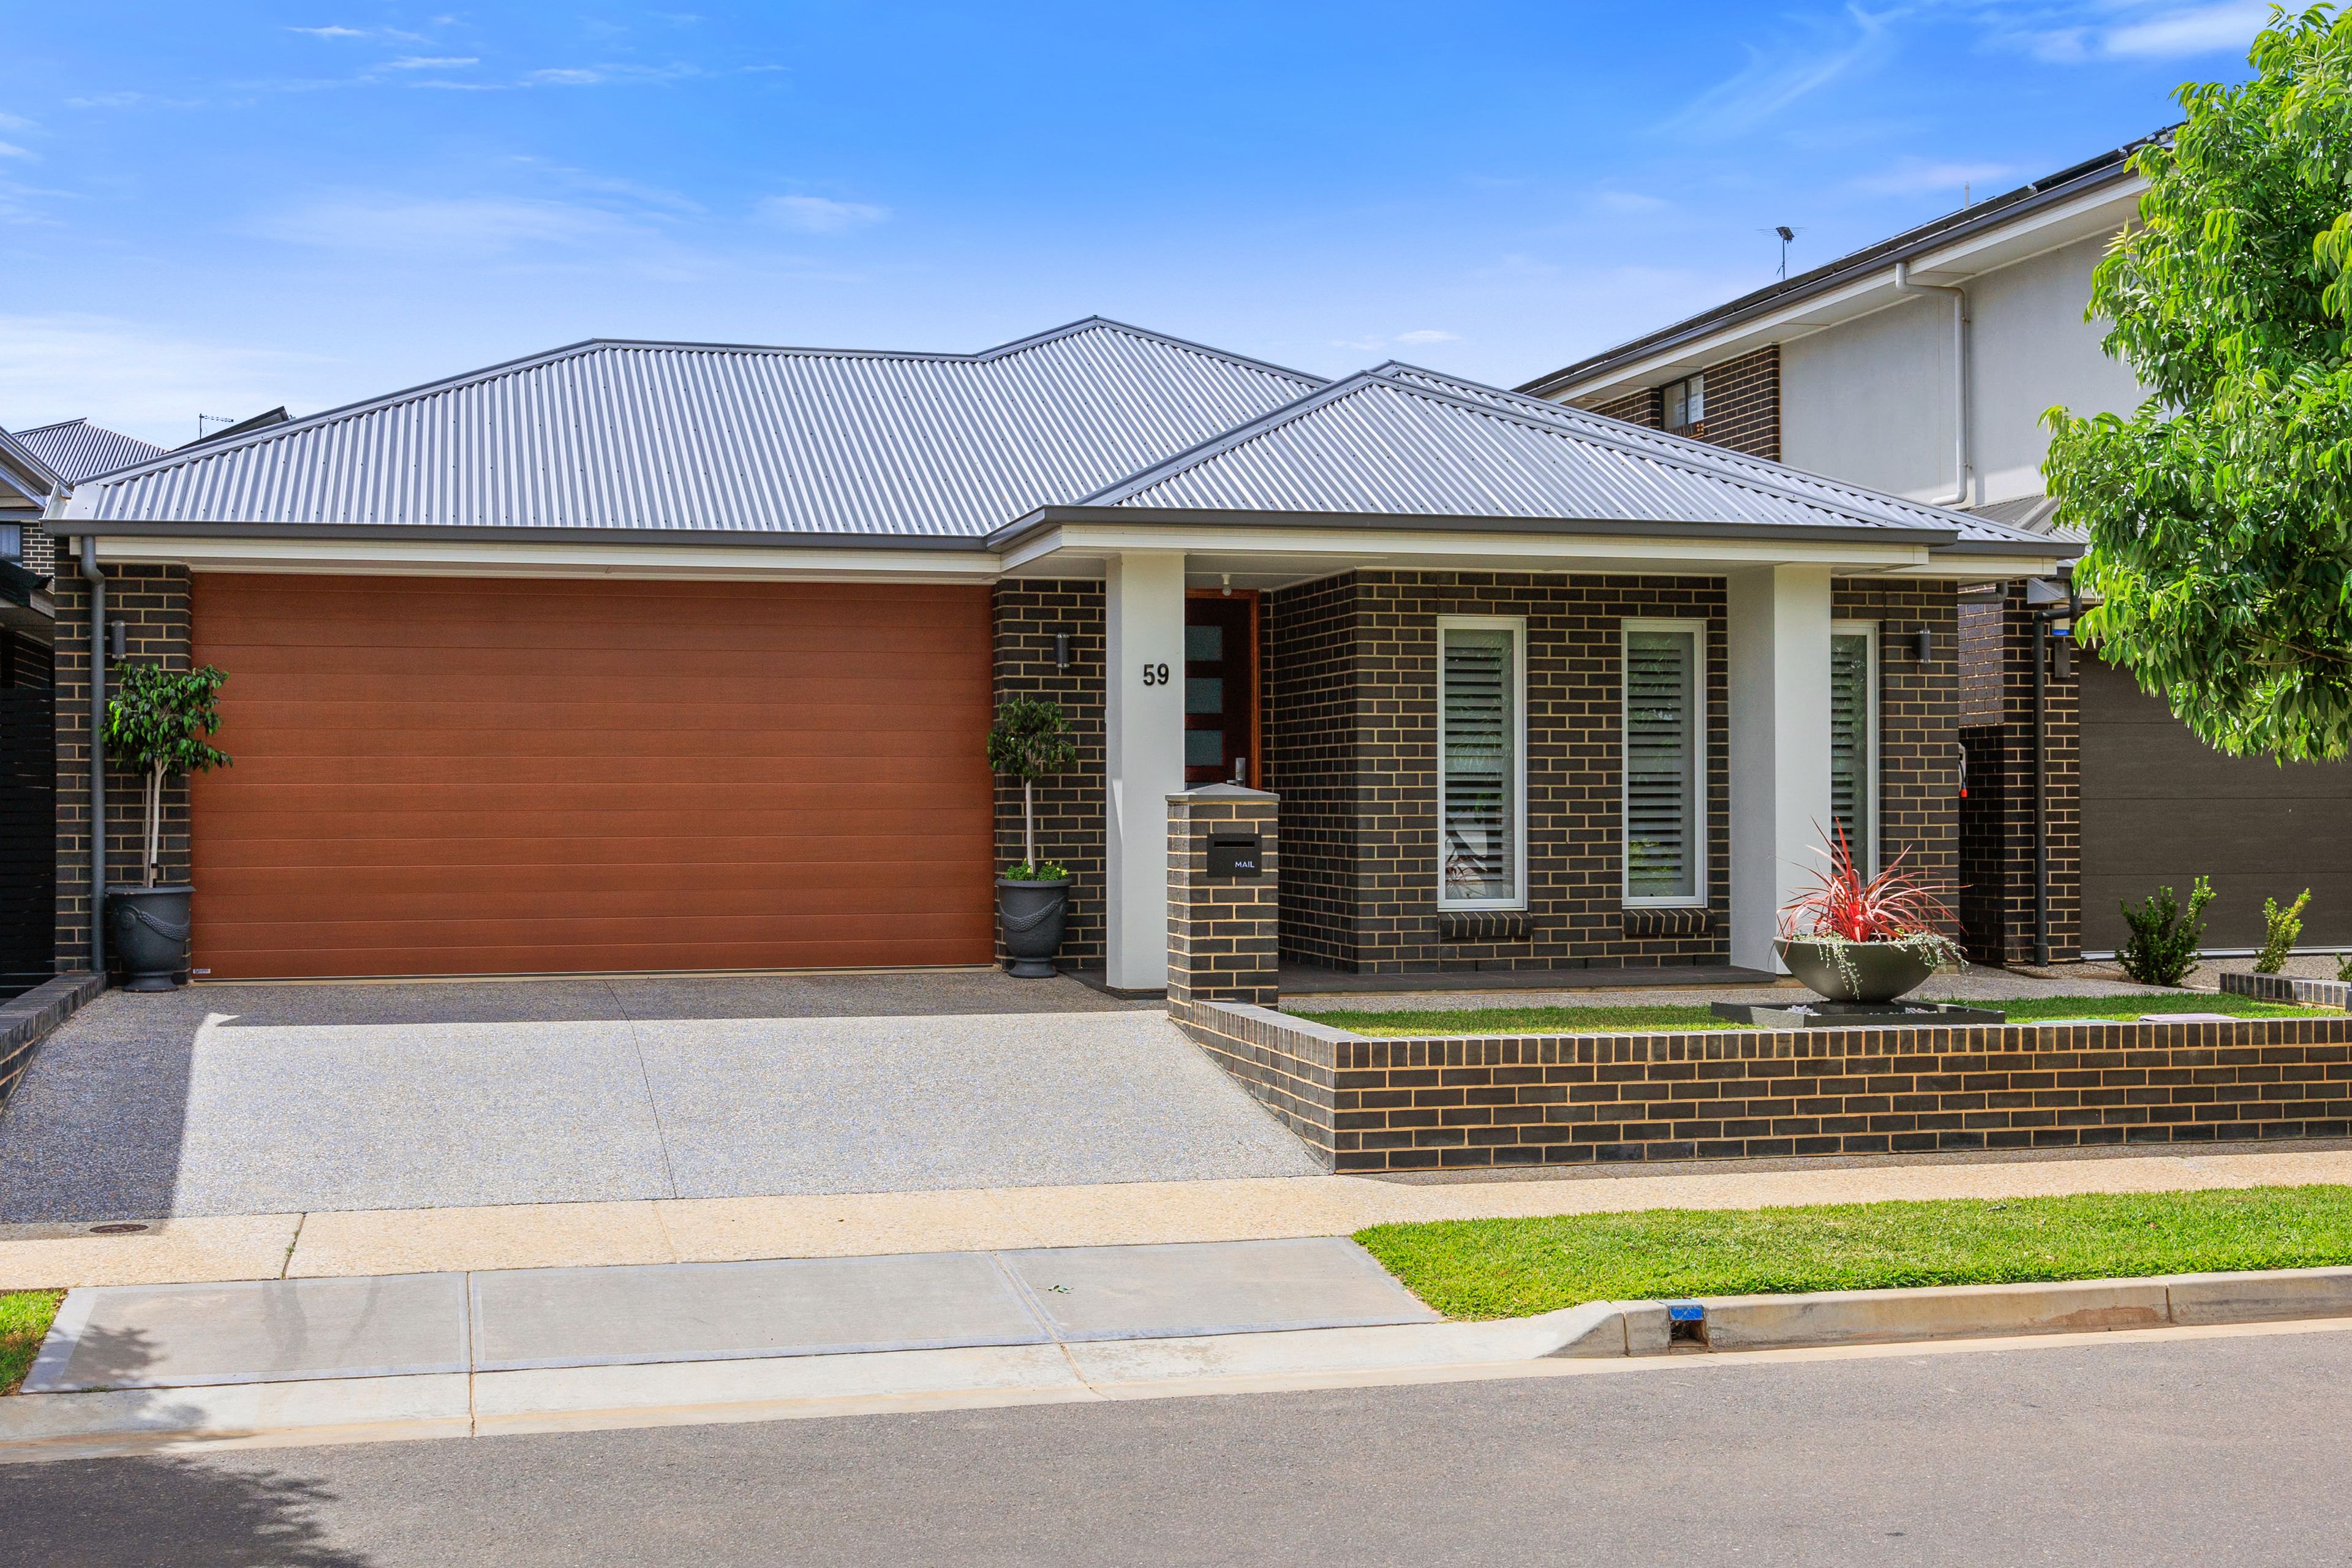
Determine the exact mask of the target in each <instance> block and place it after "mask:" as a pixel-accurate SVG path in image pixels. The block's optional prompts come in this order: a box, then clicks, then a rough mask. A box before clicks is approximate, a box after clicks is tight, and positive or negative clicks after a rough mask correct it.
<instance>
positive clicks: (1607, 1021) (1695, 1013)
mask: <svg viewBox="0 0 2352 1568" xmlns="http://www.w3.org/2000/svg"><path fill="white" fill-rule="evenodd" d="M1800 999H1801V997H1800V994H1798V993H1795V992H1791V993H1790V1001H1791V1003H1792V1004H1793V1003H1794V1002H1796V1001H1797V1000H1800ZM1986 1005H1987V1006H1991V1007H1998V1008H2000V1009H2001V1010H2002V1011H2003V1012H2005V1013H2007V1014H2008V1015H2009V1018H2010V1022H2011V1023H2013V1024H2023V1023H2031V1022H2032V1021H2033V1020H2034V1019H2036V1018H2121V1019H2125V1020H2126V1021H2128V1020H2131V1019H2135V1018H2137V1017H2138V1016H2140V1015H2141V1014H2143V1013H2227V1014H2229V1015H2230V1016H2232V1017H2236V1018H2328V1017H2337V1018H2340V1017H2342V1016H2343V1014H2342V1013H2341V1012H2339V1011H2337V1010H2336V1008H2333V1007H2297V1006H2294V1005H2289V1004H2285V1003H2279V1002H2257V1001H2255V1000H2254V999H2253V998H2252V997H2251V996H2232V995H2225V994H2219V993H2216V992H2211V991H2179V992H2167V993H2164V994H2160V995H2153V996H2035V997H2032V998H2030V999H2028V1000H2024V1001H2014V1002H1990V1003H1987V1004H1986ZM1299 1016H1300V1017H1303V1018H1312V1019H1314V1020H1315V1021H1316V1022H1317V1023H1318V1024H1328V1025H1330V1026H1332V1027H1333V1028H1335V1029H1347V1030H1350V1031H1352V1032H1353V1033H1356V1034H1359V1035H1592V1034H1616V1033H1625V1032H1630V1031H1634V1030H1646V1031H1656V1032H1662V1033H1663V1032H1668V1031H1673V1032H1688V1031H1690V1030H1694V1029H1745V1028H1748V1027H1749V1026H1748V1025H1746V1024H1734V1023H1730V1022H1727V1020H1725V1019H1722V1018H1718V1017H1717V1016H1715V1015H1714V1014H1712V1013H1710V1012H1708V1011H1707V1009H1706V1004H1705V1003H1702V1002H1678V1003H1662V1004H1659V1005H1654V1006H1638V1007H1461V1008H1453V1009H1448V1010H1447V1011H1444V1012H1424V1013H1412V1012H1402V1011H1396V1012H1385V1013H1371V1012H1364V1013H1357V1012H1347V1013H1301V1014H1300V1015H1299Z"/></svg>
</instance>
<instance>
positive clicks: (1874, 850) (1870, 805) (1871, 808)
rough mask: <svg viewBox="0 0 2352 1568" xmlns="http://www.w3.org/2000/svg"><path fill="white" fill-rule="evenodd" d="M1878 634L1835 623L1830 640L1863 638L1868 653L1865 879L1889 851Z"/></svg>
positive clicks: (1863, 624) (1871, 626)
mask: <svg viewBox="0 0 2352 1568" xmlns="http://www.w3.org/2000/svg"><path fill="white" fill-rule="evenodd" d="M1878 633H1879V623H1878V622H1876V621H1832V622H1831V623H1830V636H1832V637H1860V638H1861V639H1862V641H1863V647H1864V649H1865V652H1864V655H1863V666H1862V669H1863V674H1862V679H1863V685H1864V697H1865V699H1866V700H1864V703H1863V711H1864V723H1863V729H1864V735H1863V745H1864V748H1865V749H1866V750H1867V751H1868V752H1869V754H1870V760H1869V765H1868V766H1867V767H1865V768H1864V769H1863V780H1862V785H1863V816H1862V826H1863V831H1864V833H1867V834H1868V835H1869V836H1870V854H1869V856H1868V857H1867V862H1868V863H1867V864H1865V865H1864V866H1863V867H1862V868H1861V869H1862V874H1863V875H1864V876H1865V877H1875V876H1876V875H1878V872H1879V868H1880V867H1881V866H1882V865H1883V864H1884V862H1885V858H1886V856H1885V846H1884V845H1883V844H1882V843H1881V842H1880V840H1879V837H1878V787H1879V786H1878V710H1879V706H1880V704H1879V698H1880V696H1881V693H1880V691H1879V673H1878V652H1879V649H1878ZM1824 847H1826V846H1824Z"/></svg>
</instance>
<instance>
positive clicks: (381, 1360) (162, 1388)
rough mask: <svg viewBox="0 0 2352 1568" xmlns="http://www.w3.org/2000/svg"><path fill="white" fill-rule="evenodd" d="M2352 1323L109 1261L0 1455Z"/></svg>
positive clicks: (1314, 1262) (1145, 1394)
mask: <svg viewBox="0 0 2352 1568" xmlns="http://www.w3.org/2000/svg"><path fill="white" fill-rule="evenodd" d="M2347 1326H2352V1268H2321V1269H2298V1270H2284V1271H2278V1272H2273V1273H2259V1274H2211V1275H2179V1276H2170V1277H2164V1278H2158V1279H2117V1280H2079V1281H2060V1282H2055V1283H2049V1284H2024V1285H1993V1286H1963V1287H1953V1288H1946V1289H1922V1290H1865V1291H1844V1292H1824V1293H1821V1294H1815V1295H1803V1296H1750V1297H1730V1298H1721V1299H1716V1300H1704V1301H1594V1302H1587V1303H1585V1304H1583V1305H1580V1306H1576V1307H1571V1308H1568V1309H1565V1310H1560V1311H1555V1312H1549V1313H1546V1314H1543V1315H1542V1316H1539V1317H1535V1318H1527V1319H1518V1320H1512V1321H1499V1322H1482V1323H1449V1322H1441V1321H1435V1315H1434V1314H1433V1313H1432V1312H1430V1311H1429V1310H1427V1309H1426V1308H1425V1307H1423V1305H1422V1304H1421V1303H1420V1302H1419V1301H1417V1300H1414V1299H1413V1298H1412V1296H1411V1295H1409V1294H1408V1293H1406V1292H1405V1291H1404V1290H1403V1289H1402V1288H1400V1287H1399V1286H1398V1285H1397V1284H1396V1283H1395V1282H1394V1281H1393V1280H1391V1279H1389V1278H1388V1277H1387V1276H1386V1275H1385V1274H1384V1273H1382V1272H1381V1269H1380V1268H1379V1267H1378V1266H1377V1265H1376V1264H1375V1263H1374V1262H1373V1261H1372V1260H1371V1258H1370V1257H1368V1256H1367V1255H1366V1254H1364V1253H1363V1252H1362V1251H1361V1250H1360V1248H1358V1247H1355V1246H1354V1245H1353V1244H1352V1243H1349V1242H1345V1241H1339V1240H1330V1239H1325V1240H1307V1241H1263V1242H1223V1243H1207V1244H1194V1245H1187V1246H1176V1247H1091V1248H1073V1249H1050V1250H1045V1251H1036V1252H1028V1253H1010V1254H936V1255H917V1256H908V1257H898V1258H844V1259H821V1260H803V1261H796V1262H782V1263H741V1264H702V1265H666V1266H659V1267H654V1268H607V1269H542V1270H524V1271H520V1272H513V1273H486V1274H476V1275H472V1276H470V1277H468V1276H461V1275H440V1274H412V1275H398V1276H392V1277H387V1278H378V1279H331V1280H276V1281H264V1282H257V1283H245V1284H231V1285H218V1286H189V1285H181V1286H163V1287H107V1288H100V1289H78V1290H75V1291H74V1292H72V1293H71V1294H70V1295H69V1296H68V1298H67V1300H66V1303H65V1307H64V1310H62V1311H61V1312H60V1313H59V1314H58V1321H57V1324H56V1326H55V1328H54V1329H52V1331H50V1334H49V1336H48V1338H47V1342H45V1343H44V1344H43V1346H42V1348H41V1352H40V1355H39V1357H38V1359H37V1361H36V1363H34V1367H33V1370H32V1373H31V1375H30V1376H29V1377H28V1378H27V1379H26V1385H25V1387H26V1392H25V1393H23V1394H20V1395H18V1396H17V1397H15V1398H10V1399H0V1465H4V1464H8V1463H15V1462H39V1461H46V1460H53V1459H61V1458H89V1457H95V1456H100V1455H108V1454H125V1453H142V1452H152V1451H158V1450H165V1451H169V1450H181V1449H202V1448H214V1447H278V1446H291V1445H312V1444H319V1443H349V1442H365V1441H390V1440H402V1439H415V1438H435V1437H455V1436H489V1435H499V1434H520V1433H535V1432H554V1431H576V1430H601V1429H612V1428H621V1427H637V1426H681V1425H703V1424H710V1423H722V1422H742V1421H774V1420H790V1419H809V1418H817V1417H837V1416H845V1415H872V1414H880V1413H886V1412H903V1411H911V1410H938V1409H979V1408H990V1407H1001V1406H1006V1405H1035V1404H1072V1403H1087V1402H1099V1401H1103V1400H1125V1399H1152V1398H1171V1397H1182V1396H1198V1395H1203V1394H1244V1393H1265V1392H1275V1391H1293V1390H1303V1389H1314V1388H1338V1387H1359V1386H1367V1385H1374V1384H1412V1383H1430V1382H1447V1381H1465V1380H1482V1379H1502V1378H1526V1377H1542V1376H1554V1375H1563V1374H1566V1373H1570V1372H1572V1371H1575V1370H1577V1369H1580V1368H1591V1369H1601V1368H1606V1367H1612V1366H1613V1367H1616V1368H1622V1369H1626V1370H1632V1369H1634V1368H1637V1367H1641V1366H1645V1365H1647V1366H1666V1365H1676V1364H1682V1365H1687V1364H1689V1362H1690V1358H1691V1357H1692V1356H1694V1355H1696V1357H1698V1358H1699V1360H1700V1361H1701V1362H1703V1363H1709V1364H1713V1365H1717V1366H1728V1365H1737V1364H1740V1363H1746V1364H1750V1365H1753V1364H1758V1363H1760V1362H1762V1361H1765V1360H1767V1359H1769V1358H1770V1357H1772V1356H1775V1355H1780V1356H1788V1355H1806V1354H1816V1355H1819V1354H1830V1355H1835V1354H1857V1353H1868V1352H1872V1351H1874V1350H1885V1349H1887V1348H1892V1347H1899V1348H1902V1349H1904V1350H1906V1351H1907V1352H1910V1353H1919V1352H1923V1351H1927V1350H1931V1349H1949V1348H1952V1342H1964V1341H1965V1342H1977V1343H1979V1344H1988V1343H1990V1344H1994V1345H2002V1346H2013V1345H2018V1344H2023V1343H2031V1342H2036V1341H2039V1342H2043V1343H2053V1342H2063V1341H2066V1340H2070V1339H2071V1340H2078V1341H2079V1340H2084V1339H2105V1340H2113V1339H2114V1338H2116V1337H2118V1336H2124V1337H2128V1336H2131V1335H2133V1334H2159V1335H2161V1334H2170V1335H2189V1336H2195V1335H2200V1334H2217V1333H2239V1332H2248V1331H2271V1332H2313V1331H2327V1330H2330V1329H2341V1328H2345V1327H2347ZM1717 1352H1733V1353H1727V1354H1724V1353H1717Z"/></svg>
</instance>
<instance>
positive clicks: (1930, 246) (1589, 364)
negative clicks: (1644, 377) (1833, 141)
mask: <svg viewBox="0 0 2352 1568" xmlns="http://www.w3.org/2000/svg"><path fill="white" fill-rule="evenodd" d="M2177 130H2179V126H2177V125H2172V126H2167V127H2166V128H2165V129H2163V130H2161V131H2158V132H2153V133H2151V134H2149V135H2147V136H2143V137H2141V138H2140V139H2139V140H2137V142H2126V143H2124V145H2122V146H2120V147H2117V148H2116V149H2114V150H2113V151H2111V152H2106V153H2100V154H2099V155H2098V156H2097V157H2095V158H2086V159H2084V161H2083V162H2082V163H2076V164H2074V165H2073V166H2072V167H2070V168H2064V169H2061V170H2059V171H2058V172H2057V173H2056V174H2048V175H2044V176H2043V177H2042V178H2041V179H2039V180H2035V181H2033V182H2032V184H2024V185H2020V186H2018V187H2017V189H2015V190H2013V191H2006V192H2003V193H2002V194H2001V195H1997V196H1992V197H1989V198H1988V199H1986V200H1984V201H1981V202H1978V203H1975V204H1974V205H1969V206H1965V207H1962V208H1961V209H1960V210H1959V211H1958V212H1954V213H1947V214H1945V215H1944V216H1942V217H1939V218H1936V219H1934V220H1932V221H1931V222H1927V223H1923V224H1920V225H1919V226H1916V227H1915V228H1907V229H1905V230H1904V231H1903V232H1902V233H1901V234H1898V235H1895V236H1893V237H1889V238H1886V239H1882V240H1880V241H1878V242H1877V243H1876V244H1874V245H1869V246H1865V247H1863V248H1862V249H1860V250H1856V251H1851V252H1849V253H1847V254H1846V255H1844V256H1841V257H1839V258H1837V259H1836V260H1834V261H1832V262H1828V263H1826V264H1825V265H1823V266H1820V267H1816V268H1813V269H1812V270H1811V271H1810V272H1801V273H1799V274H1798V275H1797V276H1796V277H1794V278H1790V279H1785V280H1783V281H1779V282H1775V283H1772V284H1770V285H1769V286H1768V287H1766V288H1762V289H1757V290H1756V291H1755V292H1753V293H1750V294H1743V295H1741V296H1740V297H1739V298H1738V299H1737V300H1730V301H1729V302H1727V303H1726V304H1722V305H1717V306H1716V307H1715V308H1714V309H1713V310H1702V311H1700V312H1699V313H1698V314H1697V315H1696V316H1690V317H1686V318H1685V319H1684V320H1682V321H1676V322H1675V324H1674V325H1672V326H1669V327H1661V328H1659V329H1658V330H1657V331H1654V332H1649V333H1646V334H1644V335H1643V336H1642V337H1638V338H1634V339H1633V340H1631V341H1630V342H1622V343H1619V344H1618V345H1617V346H1616V347H1615V348H1612V349H1603V350H1602V351H1601V353H1597V354H1593V355H1591V356H1590V357H1589V358H1586V359H1580V360H1579V361H1577V362H1576V363H1574V364H1571V365H1569V366H1567V367H1566V368H1564V369H1561V370H1556V371H1553V372H1552V373H1551V374H1549V375H1543V376H1538V377H1537V378H1536V379H1535V380H1533V381H1530V382H1528V383H1526V384H1523V385H1522V386H1520V388H1519V390H1520V391H1521V392H1528V393H1537V394H1553V395H1558V394H1560V393H1561V392H1563V390H1565V389H1569V388H1573V387H1575V386H1576V385H1578V384H1580V383H1582V382H1586V381H1590V380H1591V379H1592V378H1593V377H1594V376H1597V375H1601V374H1606V373H1608V372H1609V371H1612V370H1613V369H1615V368H1617V367H1618V366H1619V365H1621V364H1623V363H1625V362H1627V361H1629V360H1636V359H1640V358H1642V357H1643V356H1644V355H1647V354H1649V353H1653V352H1654V351H1656V350H1659V349H1663V348H1665V347H1667V346H1669V345H1671V344H1673V343H1675V342H1681V341H1684V340H1685V339H1691V338H1701V337H1705V336H1706V335H1707V334H1709V333H1711V332H1714V331H1719V330H1721V329H1723V328H1725V327H1727V326H1730V325H1732V324H1733V323H1735V322H1738V321H1745V320H1746V319H1748V317H1751V316H1759V315H1762V314H1763V313H1765V312H1766V311H1768V310H1775V309H1777V308H1779V307H1780V306H1782V305H1786V304H1789V303H1790V302H1792V301H1794V300H1802V299H1805V298H1808V297H1810V296H1811V295H1815V294H1822V293H1827V292H1828V291H1829V290H1831V289H1835V288H1837V287H1839V286H1840V285H1841V284H1843V283H1845V282H1847V281H1849V280H1850V279H1853V278H1856V277H1858V276H1860V275H1862V274H1864V273H1867V272H1873V271H1875V270H1877V269H1878V268H1884V267H1891V266H1892V265H1894V264H1895V262H1897V261H1907V260H1911V259H1913V258H1916V257H1919V256H1922V255H1925V254H1926V253H1927V252H1928V251H1931V250H1936V249H1939V248H1941V247H1944V246H1947V245H1949V244H1951V243H1952V242H1953V241H1955V240H1958V239H1961V238H1964V237H1969V236H1971V235H1975V234H1979V233H1981V232H1983V231H1984V230H1986V229H1990V228H1997V227H1999V226H2001V225H2003V224H2007V223H2013V222H2015V221H2016V220H2017V219H2018V218H2020V217H2022V216H2026V215H2027V214H2029V213H2033V212H2037V211H2040V210H2041V209H2042V208H2044V207H2047V206H2051V205H2054V204H2056V203H2059V202H2063V201H2069V200H2072V199H2073V198H2074V197H2075V196H2078V195H2082V194H2083V193H2084V192H2085V191H2092V190H2096V189H2097V188H2099V187H2100V186H2102V185H2105V184H2113V183H2115V182H2116V181H2118V180H2126V179H2129V178H2130V177H2131V175H2132V168H2131V158H2132V154H2133V153H2137V152H2138V151H2139V150H2140V149H2141V148H2143V147H2146V146H2148V145H2150V144H2152V143H2155V142H2166V141H2169V140H2170V139H2171V136H2172V133H2173V132H2175V131H2177Z"/></svg>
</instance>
